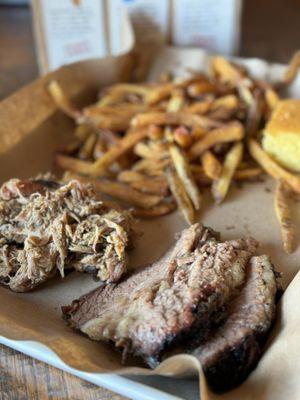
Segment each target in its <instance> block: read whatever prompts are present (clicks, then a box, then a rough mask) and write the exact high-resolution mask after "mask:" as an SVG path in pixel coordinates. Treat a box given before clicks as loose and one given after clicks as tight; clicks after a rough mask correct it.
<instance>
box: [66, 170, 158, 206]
mask: <svg viewBox="0 0 300 400" xmlns="http://www.w3.org/2000/svg"><path fill="white" fill-rule="evenodd" d="M64 179H67V180H70V179H78V180H79V181H81V182H85V183H91V184H92V185H93V186H94V189H95V190H96V191H99V192H101V193H104V194H106V195H108V196H111V197H114V198H116V199H118V200H121V201H124V202H125V203H128V204H130V205H133V206H136V207H140V208H144V209H148V208H151V207H154V206H156V205H157V204H159V203H160V202H161V201H162V200H163V198H162V197H161V196H155V195H150V194H145V193H142V192H139V191H138V190H136V189H133V188H131V187H130V186H129V185H126V184H124V183H121V182H116V181H112V180H108V179H96V178H90V177H88V178H87V177H84V176H81V175H79V174H74V173H69V174H66V175H65V176H64Z"/></svg>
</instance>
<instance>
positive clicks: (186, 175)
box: [169, 144, 202, 210]
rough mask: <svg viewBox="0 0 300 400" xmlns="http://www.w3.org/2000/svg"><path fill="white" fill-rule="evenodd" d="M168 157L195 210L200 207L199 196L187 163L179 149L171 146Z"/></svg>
mask: <svg viewBox="0 0 300 400" xmlns="http://www.w3.org/2000/svg"><path fill="white" fill-rule="evenodd" d="M169 151H170V155H171V158H172V160H173V164H174V167H175V169H176V171H177V174H178V177H179V178H180V180H181V182H182V184H183V186H184V187H185V191H186V193H187V194H188V196H189V197H190V199H191V200H192V203H193V205H194V207H195V209H196V210H199V209H200V207H201V200H202V199H201V194H200V191H199V189H198V187H197V185H196V182H195V180H194V177H193V174H192V171H191V170H190V166H189V163H188V161H187V159H186V158H185V156H184V154H183V153H182V152H181V151H180V149H179V148H178V147H177V146H176V145H174V144H171V145H170V147H169Z"/></svg>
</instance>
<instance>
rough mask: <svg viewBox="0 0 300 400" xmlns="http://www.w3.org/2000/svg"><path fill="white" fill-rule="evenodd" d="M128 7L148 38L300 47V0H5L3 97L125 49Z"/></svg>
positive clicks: (237, 47) (282, 53)
mask: <svg viewBox="0 0 300 400" xmlns="http://www.w3.org/2000/svg"><path fill="white" fill-rule="evenodd" d="M102 1H103V3H102ZM121 3H122V4H121ZM124 7H125V8H127V9H128V12H129V14H130V17H131V19H132V22H133V25H134V28H135V31H136V34H137V41H138V42H141V43H145V42H147V41H154V42H159V43H168V44H175V45H186V46H189V45H194V46H195V45H197V46H201V47H205V48H207V49H208V50H209V51H212V52H214V51H216V52H222V53H224V54H238V55H241V56H245V57H261V58H265V59H267V60H269V61H278V62H287V61H288V60H289V58H290V57H291V55H292V53H293V52H294V51H295V50H296V49H298V48H300V30H299V18H300V1H299V0H244V1H243V0H216V1H214V2H212V1H209V0H33V1H32V7H31V6H30V5H29V2H27V1H26V0H23V1H21V0H19V1H18V0H0V99H2V98H4V97H5V96H7V95H9V94H10V93H11V92H13V91H14V90H16V89H18V88H19V87H21V86H23V85H24V84H26V83H28V82H30V81H31V80H32V79H34V78H36V77H37V76H38V75H39V74H40V73H45V72H47V70H51V69H54V68H56V67H58V66H59V65H61V64H63V63H68V62H72V61H76V60H78V59H81V58H88V57H95V56H96V57H97V56H104V55H105V54H109V53H113V54H117V53H118V51H120V49H121V48H122V43H121V42H122V29H121V25H122V24H121V14H122V10H121V8H122V9H123V8H124Z"/></svg>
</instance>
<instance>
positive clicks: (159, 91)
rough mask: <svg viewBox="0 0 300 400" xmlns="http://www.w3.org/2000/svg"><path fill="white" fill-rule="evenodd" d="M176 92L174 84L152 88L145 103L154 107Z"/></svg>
mask: <svg viewBox="0 0 300 400" xmlns="http://www.w3.org/2000/svg"><path fill="white" fill-rule="evenodd" d="M173 90H174V85H173V84H172V83H169V82H167V83H164V84H161V85H159V86H156V87H152V88H151V89H150V90H149V91H148V93H147V94H146V96H145V102H146V104H148V105H154V104H157V103H158V102H160V101H161V100H164V99H166V98H168V97H170V96H171V93H172V91H173Z"/></svg>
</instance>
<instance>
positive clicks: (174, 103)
mask: <svg viewBox="0 0 300 400" xmlns="http://www.w3.org/2000/svg"><path fill="white" fill-rule="evenodd" d="M184 102H185V98H184V91H183V89H179V88H178V89H175V90H174V91H173V92H172V94H171V99H170V100H169V103H168V106H167V111H168V112H177V111H179V110H180V109H181V108H182V107H183V106H184Z"/></svg>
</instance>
